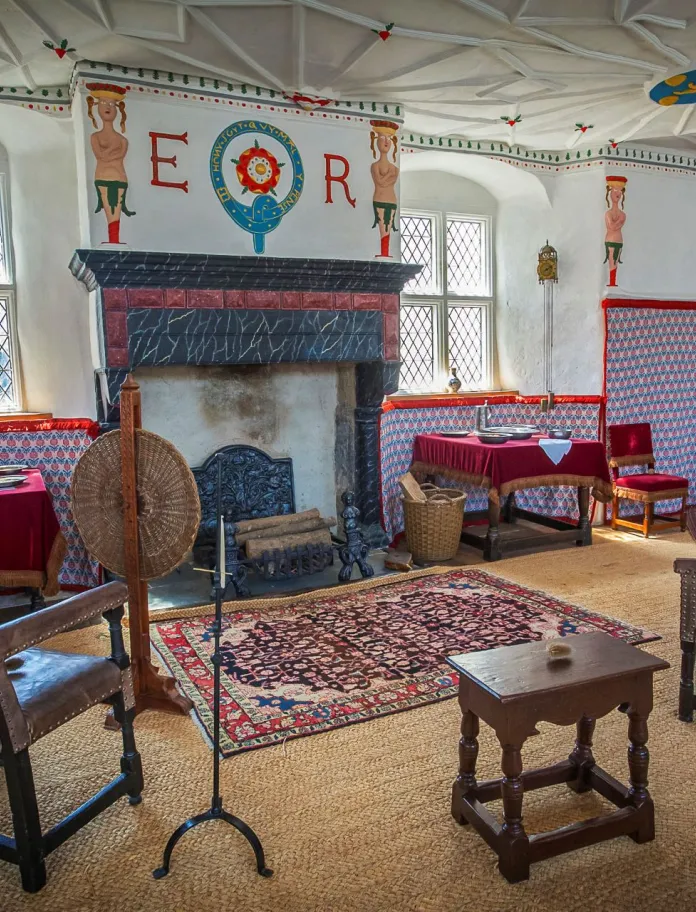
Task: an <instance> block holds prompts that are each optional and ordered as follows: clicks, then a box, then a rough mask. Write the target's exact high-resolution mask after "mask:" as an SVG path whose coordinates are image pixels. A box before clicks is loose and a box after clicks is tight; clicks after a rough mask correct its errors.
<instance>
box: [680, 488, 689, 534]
mask: <svg viewBox="0 0 696 912" xmlns="http://www.w3.org/2000/svg"><path fill="white" fill-rule="evenodd" d="M688 496H689V495H688V494H685V495H684V496H683V497H682V505H681V513H680V514H679V527H680V528H681V530H682V532H686V499H687V497H688Z"/></svg>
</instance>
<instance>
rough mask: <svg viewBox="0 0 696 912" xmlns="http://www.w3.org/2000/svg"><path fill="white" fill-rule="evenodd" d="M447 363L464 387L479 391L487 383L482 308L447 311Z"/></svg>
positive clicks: (484, 325) (454, 307)
mask: <svg viewBox="0 0 696 912" xmlns="http://www.w3.org/2000/svg"><path fill="white" fill-rule="evenodd" d="M449 352H450V356H449V361H450V368H453V367H454V368H456V370H457V376H458V377H459V379H460V380H461V381H462V385H463V386H464V387H468V388H469V389H481V387H482V386H484V385H485V384H486V382H487V376H486V375H487V371H486V354H485V353H486V324H485V314H484V308H483V307H461V306H453V305H450V307H449Z"/></svg>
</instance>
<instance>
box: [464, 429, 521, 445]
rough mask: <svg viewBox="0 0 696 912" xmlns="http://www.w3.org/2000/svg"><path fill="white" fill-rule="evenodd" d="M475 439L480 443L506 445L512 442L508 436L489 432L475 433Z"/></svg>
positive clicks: (510, 436)
mask: <svg viewBox="0 0 696 912" xmlns="http://www.w3.org/2000/svg"><path fill="white" fill-rule="evenodd" d="M530 436H531V435H530ZM476 437H478V439H479V440H480V441H481V443H507V442H508V440H512V435H510V434H491V433H490V432H489V431H485V432H484V431H477V432H476Z"/></svg>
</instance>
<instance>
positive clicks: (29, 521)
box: [0, 469, 66, 595]
mask: <svg viewBox="0 0 696 912" xmlns="http://www.w3.org/2000/svg"><path fill="white" fill-rule="evenodd" d="M22 474H25V475H26V476H27V478H28V481H27V482H26V483H25V484H23V485H20V486H19V487H18V488H6V489H4V490H3V489H0V586H7V587H15V586H28V587H31V588H33V589H41V590H43V592H44V594H45V595H55V594H56V593H57V592H58V589H59V588H60V587H59V585H58V573H59V572H60V568H61V565H62V563H63V560H64V559H65V552H66V542H65V539H64V538H63V534H62V532H61V531H60V526H59V525H58V520H57V519H56V514H55V511H54V509H53V504H52V502H51V498H50V495H49V493H48V491H47V490H46V486H45V485H44V483H43V479H42V477H41V472H40V471H38V469H30V470H29V471H27V472H25V473H22Z"/></svg>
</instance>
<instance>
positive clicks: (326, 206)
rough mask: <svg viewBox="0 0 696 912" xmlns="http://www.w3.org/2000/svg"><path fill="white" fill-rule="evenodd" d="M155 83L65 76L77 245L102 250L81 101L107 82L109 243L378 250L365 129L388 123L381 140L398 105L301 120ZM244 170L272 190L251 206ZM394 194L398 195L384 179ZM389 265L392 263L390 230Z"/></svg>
mask: <svg viewBox="0 0 696 912" xmlns="http://www.w3.org/2000/svg"><path fill="white" fill-rule="evenodd" d="M169 75H170V76H171V79H169V78H165V74H161V73H157V71H146V70H132V69H128V68H127V67H111V66H107V65H103V64H86V63H83V64H80V65H78V67H77V68H76V69H75V72H74V76H73V84H72V91H73V116H74V119H75V124H76V130H77V153H78V161H79V171H80V175H81V179H82V182H83V183H82V187H81V190H82V192H83V199H82V205H83V210H84V211H83V224H82V241H83V246H84V247H96V246H98V245H100V244H102V243H104V242H105V241H107V240H108V238H107V225H106V219H105V212H104V207H103V200H102V201H100V195H99V194H98V192H97V188H96V186H95V179H97V178H98V177H99V175H98V174H97V173H95V164H96V160H95V153H94V151H93V144H94V143H95V142H96V143H99V142H101V141H102V138H103V139H104V140H105V141H106V135H107V134H106V133H105V132H104V130H103V122H102V120H101V117H100V114H99V107H98V105H97V104H94V102H90V97H92V98H94V97H95V96H94V95H93V94H92V93H93V92H94V91H96V92H97V95H99V91H100V90H99V89H95V87H96V86H99V85H101V86H105V85H106V86H108V85H113V86H115V87H116V88H117V89H121V90H122V91H123V93H124V94H123V100H122V101H119V102H118V104H119V108H120V110H119V112H118V113H117V116H116V120H115V122H114V124H113V126H114V130H115V134H116V137H117V139H116V141H121V142H122V140H121V139H120V137H121V136H125V138H126V139H127V141H128V149H127V153H126V154H125V158H124V159H123V167H124V171H125V173H126V175H127V189H126V199H125V203H124V208H123V214H122V216H121V219H120V241H121V242H122V243H126V244H127V245H128V246H129V247H131V248H134V249H138V250H155V251H163V252H166V253H202V254H233V255H239V256H248V255H253V254H255V253H256V254H265V255H268V256H276V257H317V258H340V259H351V260H356V259H374V257H375V256H377V255H379V254H380V237H379V231H378V228H377V226H376V224H375V221H376V218H375V216H376V213H375V211H374V209H373V194H374V192H375V187H374V183H373V178H372V173H371V168H372V165H373V164H374V163H375V162H376V160H377V158H378V157H379V156H380V152H379V151H378V148H377V142H376V140H377V133H376V132H375V123H377V124H387V123H388V124H393V127H391V128H387V130H388V131H391V132H394V133H395V131H396V128H397V127H398V126H400V124H401V116H400V113H397V110H400V109H398V108H397V107H396V106H390V105H380V106H377V105H374V104H370V103H366V102H355V103H352V104H350V105H347V104H344V105H340V106H336V105H335V104H334V105H331V106H330V107H329V108H327V107H326V106H323V107H321V106H320V107H317V108H316V109H315V110H305V109H303V108H302V107H301V106H300V105H298V104H295V103H293V102H292V101H289V100H286V99H285V98H284V97H283V95H282V94H281V93H278V92H274V91H271V90H267V89H260V88H259V89H256V88H254V87H247V86H239V85H232V84H225V83H224V82H222V81H218V80H210V79H208V80H205V79H199V78H194V77H190V78H189V77H176V78H174V76H173V75H172V74H169ZM201 84H202V85H201ZM90 86H91V87H92V88H91V89H90ZM102 91H103V90H102ZM90 112H91V113H92V116H93V117H94V119H95V122H96V124H97V127H98V129H97V128H95V126H94V124H93V123H92V121H91V120H90V117H89V114H90ZM123 114H125V120H124V119H123V116H122V115H123ZM378 129H379V128H378ZM123 131H125V132H123ZM109 135H110V136H111V137H112V138H113V135H114V134H113V131H112V132H111V133H110V134H109ZM395 139H396V136H395ZM398 145H399V143H398V139H396V141H395V142H394V143H393V144H392V143H391V142H390V143H389V149H388V152H387V153H386V163H387V164H388V165H389V166H392V165H396V166H397V167H398V162H399V149H398ZM276 166H277V168H278V170H277V171H276V172H275V176H274V175H272V174H271V171H272V169H273V168H276ZM256 169H259V170H260V172H264V169H266V171H267V173H268V174H271V177H272V178H273V181H275V180H277V183H273V182H271V183H270V184H269V189H268V191H265V192H264V194H265V195H264V196H260V194H259V193H258V191H257V190H255V188H256V187H258V186H259V185H258V184H255V183H254V179H255V178H256ZM114 174H116V172H114ZM118 179H119V180H120V181H121V182H123V175H122V174H121V176H120V177H119V178H118ZM394 190H395V192H396V194H397V196H396V197H395V198H397V199H398V182H397V186H396V187H395V188H394ZM259 197H260V198H259ZM100 207H101V208H100ZM99 209H100V211H95V210H99ZM126 209H127V210H128V211H131V212H133V215H132V216H127V213H126ZM235 214H236V216H237V217H236V218H233V216H234V215H235ZM254 225H256V227H257V229H258V230H254ZM269 228H270V230H268V229H269ZM255 236H256V237H258V239H259V241H258V245H257V246H255V241H254V238H255ZM389 256H390V257H391V258H392V259H398V256H399V250H398V233H395V232H392V237H391V249H390V251H389Z"/></svg>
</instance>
